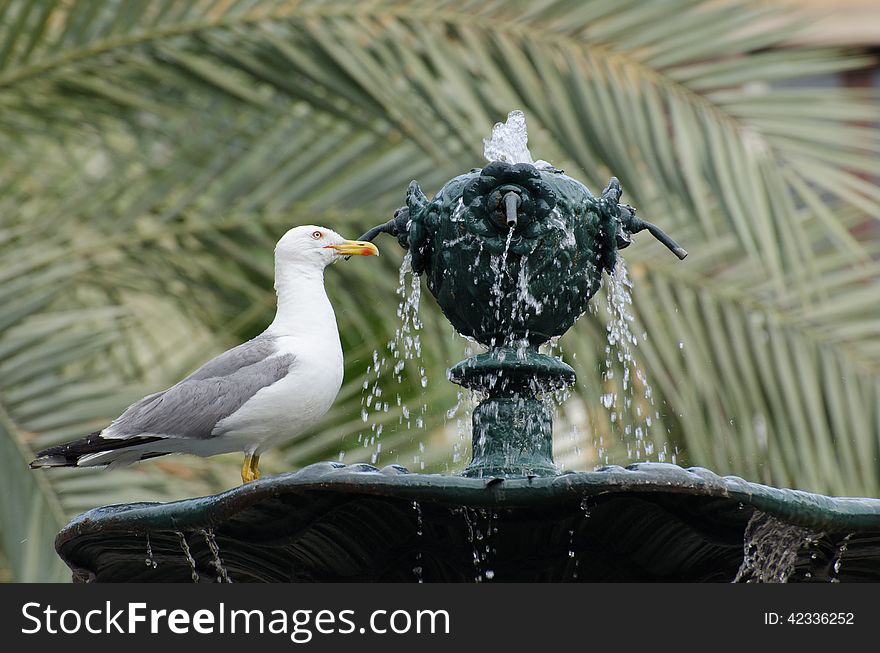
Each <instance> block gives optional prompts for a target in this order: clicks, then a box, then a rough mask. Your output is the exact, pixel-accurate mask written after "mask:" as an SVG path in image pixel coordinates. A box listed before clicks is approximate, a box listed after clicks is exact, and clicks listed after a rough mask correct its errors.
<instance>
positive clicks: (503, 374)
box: [449, 345, 575, 478]
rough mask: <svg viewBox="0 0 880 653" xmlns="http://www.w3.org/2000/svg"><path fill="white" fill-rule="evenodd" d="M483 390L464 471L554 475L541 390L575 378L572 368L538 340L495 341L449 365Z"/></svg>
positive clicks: (548, 413) (457, 376)
mask: <svg viewBox="0 0 880 653" xmlns="http://www.w3.org/2000/svg"><path fill="white" fill-rule="evenodd" d="M449 378H450V380H451V381H453V382H454V383H457V384H459V385H461V386H464V387H466V388H469V389H471V390H474V391H477V392H480V393H483V394H484V395H486V397H485V398H484V399H483V400H482V401H481V402H480V403H479V405H478V406H477V407H476V408H475V409H474V414H473V454H472V458H471V463H470V465H468V467H467V468H466V469H465V470H464V472H463V475H464V476H471V477H487V476H504V477H508V478H511V477H518V476H554V475H556V474H558V473H559V470H558V469H557V467H556V465H555V464H554V462H553V411H552V409H551V407H550V406H549V405H548V404H547V401H546V400H545V399H544V398H543V397H542V395H544V394H546V393H549V392H552V391H554V390H560V389H562V388H565V387H567V386H569V385H571V384H573V383H574V381H575V373H574V370H573V369H572V368H571V367H569V366H568V365H566V364H565V363H563V362H562V361H561V360H559V359H558V358H554V357H552V356H546V355H544V354H541V353H539V352H538V350H537V347H536V346H525V345H524V346H523V347H521V348H519V349H514V348H512V347H498V348H495V349H491V350H490V351H488V352H486V353H485V354H480V355H479V356H474V357H472V358H468V359H467V360H464V361H462V362H460V363H459V364H458V365H456V366H455V367H453V368H452V369H451V370H449Z"/></svg>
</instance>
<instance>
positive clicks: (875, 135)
mask: <svg viewBox="0 0 880 653" xmlns="http://www.w3.org/2000/svg"><path fill="white" fill-rule="evenodd" d="M878 46H880V6H878V4H877V2H876V1H869V0H863V1H859V0H836V1H835V2H830V1H827V2H822V1H818V0H816V1H813V0H791V1H782V0H779V1H770V0H763V1H755V2H746V1H739V0H656V1H654V2H643V1H641V0H638V1H636V0H589V1H586V0H530V1H528V2H525V1H524V2H518V1H509V2H487V1H486V0H480V1H457V0H449V1H446V2H427V1H426V2H393V1H390V0H389V1H385V0H376V1H369V2H365V1H363V0H326V1H308V0H307V1H293V0H211V1H206V0H196V1H184V0H155V1H153V0H143V1H139V0H32V1H31V0H0V579H2V580H7V581H12V580H15V581H27V580H53V579H55V580H63V579H67V578H68V577H69V574H68V572H67V571H66V568H65V567H63V565H62V564H61V563H60V561H58V560H57V558H56V557H55V555H54V552H53V549H52V541H53V538H54V536H55V533H56V532H57V531H58V530H59V528H60V527H61V526H62V525H64V524H65V523H66V522H67V520H68V519H69V517H71V516H72V515H74V514H77V513H79V512H82V511H84V510H86V509H89V508H92V507H95V506H98V505H102V504H107V503H118V502H123V501H132V500H163V501H164V500H170V499H174V498H180V497H186V496H195V495H200V494H206V493H213V492H217V491H221V490H224V489H227V488H230V487H233V486H234V485H236V484H238V483H239V482H240V481H239V466H240V464H241V457H240V456H234V455H230V456H221V457H217V458H212V459H207V460H203V459H199V458H195V457H185V456H182V457H168V458H166V459H160V460H157V461H151V462H147V463H143V464H140V465H137V466H134V467H130V468H126V469H123V470H117V471H113V472H109V473H108V472H102V471H95V470H78V469H74V470H67V469H59V470H52V471H50V472H48V473H34V472H32V471H30V470H29V469H28V467H27V463H28V461H29V460H30V459H31V458H32V454H33V451H34V450H37V449H39V448H42V447H45V446H48V445H52V444H56V443H59V442H62V441H65V440H68V439H71V438H74V437H77V436H81V435H83V434H86V433H88V432H90V431H93V430H95V429H99V428H101V427H103V426H105V425H106V424H107V423H108V421H109V420H110V419H112V418H113V417H115V416H116V415H117V414H118V413H119V412H120V411H121V410H122V409H124V408H125V407H126V406H127V405H128V404H129V403H130V402H132V401H134V400H136V399H138V398H140V397H141V396H143V395H144V394H146V393H149V392H153V391H156V390H159V389H162V388H164V387H167V386H168V385H169V384H171V383H174V382H176V381H177V380H178V379H179V378H180V377H181V376H183V375H184V374H186V373H187V372H188V371H190V370H192V369H194V368H195V367H197V366H198V365H199V364H201V363H202V362H204V361H205V360H207V359H208V358H209V357H211V356H212V355H215V354H217V353H219V352H221V351H222V350H224V349H226V348H228V347H230V346H232V345H235V344H237V343H239V342H241V341H243V340H245V339H247V338H249V337H252V336H253V335H255V334H257V333H259V332H260V331H262V330H263V329H264V328H265V326H266V325H267V324H268V322H269V321H270V320H271V317H272V315H273V310H274V292H273V290H272V271H273V268H272V254H273V247H274V244H275V242H276V240H277V239H278V238H279V237H280V236H281V235H282V234H283V233H284V232H285V231H286V230H287V229H288V228H290V227H292V226H296V225H300V224H318V225H325V226H328V227H331V228H333V229H335V230H337V231H339V232H341V233H343V234H344V235H346V236H348V237H356V236H358V235H359V234H360V233H362V232H363V231H365V230H366V228H367V227H370V226H372V225H374V224H377V223H379V222H384V221H385V220H387V219H388V218H389V217H390V216H391V213H392V212H393V210H394V209H395V208H396V207H398V206H400V205H402V204H403V201H404V191H405V189H406V186H407V184H408V183H409V181H410V180H411V179H414V178H415V179H418V180H419V182H420V184H421V186H422V188H423V189H424V190H425V191H426V192H427V193H428V195H429V196H431V195H433V193H434V192H436V190H438V189H439V187H440V186H441V185H442V184H443V183H444V182H445V181H446V180H448V179H449V178H451V177H453V176H455V175H457V174H460V173H462V172H466V171H467V170H469V169H470V168H472V167H481V166H482V165H483V163H484V159H483V156H482V149H483V142H482V139H483V138H484V137H486V136H488V135H489V133H490V131H491V128H492V125H493V123H495V122H497V121H500V120H504V118H505V117H506V115H507V113H508V112H509V111H510V110H512V109H517V108H518V109H522V110H523V111H524V112H525V114H526V118H527V120H528V125H529V135H530V142H529V145H530V149H531V151H532V154H533V155H534V157H535V158H536V159H538V158H540V159H545V160H547V161H549V162H551V163H552V164H554V165H555V166H557V167H559V168H562V169H564V170H565V171H566V173H568V174H569V175H571V176H573V177H575V178H578V179H580V180H582V181H584V182H585V183H586V184H587V185H588V186H589V187H590V188H591V189H593V191H594V192H598V191H600V190H601V189H602V188H603V187H604V185H605V183H606V182H607V180H608V177H610V176H611V175H612V174H613V175H616V176H617V177H619V178H620V180H621V183H622V185H623V188H624V190H625V196H624V201H627V202H629V203H631V204H633V205H634V206H636V207H637V208H638V210H639V215H640V216H642V217H644V218H646V219H648V220H651V221H654V222H656V223H657V224H658V225H660V226H662V227H663V229H664V230H666V231H667V232H668V233H669V234H671V235H672V236H673V237H674V238H675V239H676V240H678V241H679V242H680V243H682V245H683V246H684V247H686V248H687V249H688V250H689V252H690V256H689V258H688V259H687V260H686V261H685V262H684V263H679V262H678V261H677V260H675V259H674V257H672V256H670V255H669V253H668V252H667V251H666V250H665V249H663V248H662V247H661V246H660V245H659V244H658V243H656V242H654V241H653V240H652V239H651V238H649V237H647V236H643V237H641V238H639V239H638V240H637V241H636V243H635V244H634V245H633V246H631V247H630V248H629V249H627V250H625V252H624V254H625V258H626V261H627V265H628V275H629V278H630V279H631V281H632V287H631V289H627V288H626V286H625V285H621V284H618V291H620V290H624V291H627V292H625V293H623V298H624V300H625V299H626V295H627V293H628V292H631V294H632V298H633V299H632V304H623V306H625V309H626V312H627V313H629V314H630V315H631V317H632V320H627V322H629V324H630V328H631V331H632V334H633V336H634V339H635V340H636V341H637V343H636V344H631V345H630V346H629V347H628V348H624V349H621V348H620V347H619V346H618V347H612V346H609V344H608V337H607V333H606V329H607V324H608V321H609V316H610V314H611V313H612V312H613V311H610V310H609V307H611V306H613V304H611V302H610V300H609V298H608V297H607V291H608V289H609V288H610V287H611V284H606V288H605V289H603V290H601V291H600V292H599V293H598V294H597V296H596V298H595V299H594V302H593V303H594V304H595V310H594V311H592V312H591V313H589V314H587V315H585V316H584V317H583V318H582V319H581V320H580V322H579V323H578V324H577V325H576V326H575V327H574V328H573V329H572V330H571V331H570V332H569V333H568V334H567V335H566V336H565V337H563V338H562V339H561V341H560V342H559V343H557V345H556V347H555V351H556V353H558V354H560V355H562V356H563V358H564V359H565V360H566V361H567V362H569V363H570V364H572V365H573V366H574V367H575V368H576V369H577V372H578V385H577V386H576V387H575V388H574V389H573V390H572V393H571V396H569V397H567V400H566V401H565V402H564V403H563V404H561V405H560V406H559V408H558V410H557V417H556V427H555V437H556V442H555V448H556V456H557V459H558V461H559V462H560V463H561V464H562V465H563V466H564V467H566V468H568V469H578V470H587V469H591V468H593V467H594V466H596V465H600V464H604V463H606V462H610V463H617V464H627V463H629V462H632V461H635V460H665V461H667V462H676V463H678V464H681V465H701V466H706V467H710V468H711V469H713V470H714V471H716V472H718V473H722V474H736V475H740V476H743V477H745V478H746V479H748V480H751V481H757V482H763V483H768V484H773V485H779V486H787V487H795V488H801V489H805V490H811V491H817V492H822V493H828V494H836V495H864V496H880V337H878V336H880V285H878V280H880V278H878V277H880V260H878V256H880V228H878V219H880V188H878V185H877V181H878V178H880V157H878V154H880V129H878V120H880V92H878V87H880V72H878V70H880V69H878V58H877V53H878ZM378 244H379V246H380V249H381V250H382V256H381V257H380V258H379V259H378V260H357V261H349V262H347V263H340V264H338V265H335V266H333V267H332V268H331V269H329V270H328V273H327V286H328V291H329V294H330V295H331V300H332V301H333V304H334V306H335V308H336V314H337V318H338V321H339V326H340V332H341V337H342V340H343V347H344V349H345V352H346V379H345V383H344V386H343V388H342V391H341V392H340V395H339V398H338V400H337V402H336V404H335V406H334V407H333V408H332V409H331V411H330V412H329V413H328V415H327V416H326V419H324V421H323V422H322V423H321V424H320V426H319V428H317V429H316V430H315V431H314V432H312V433H309V434H308V435H306V436H303V437H302V438H300V439H299V440H297V441H295V442H292V443H290V444H289V445H288V446H286V447H285V448H284V449H282V450H279V451H275V452H272V453H270V454H267V455H266V457H265V458H264V462H263V471H264V474H273V473H280V472H283V471H288V470H294V469H297V468H299V467H301V466H303V465H306V464H308V463H311V462H315V461H318V460H342V461H343V462H345V463H351V462H359V461H366V462H375V463H376V464H378V465H381V464H387V463H392V462H394V463H399V464H402V465H404V466H407V467H408V468H410V469H411V470H414V471H428V472H447V471H452V472H454V471H456V470H458V469H460V468H461V467H463V465H464V464H465V463H466V462H467V459H468V456H469V452H468V447H469V441H468V440H469V429H470V426H469V410H470V406H471V403H472V399H471V398H470V397H467V396H463V395H460V394H459V393H458V391H459V388H458V387H457V386H454V385H452V384H451V383H449V382H447V381H446V380H445V371H446V369H447V367H449V366H450V365H451V364H453V363H455V362H457V361H458V360H460V359H462V358H463V357H464V356H465V355H466V350H467V349H468V348H469V347H471V346H472V345H470V343H468V342H466V341H465V340H463V339H461V338H460V337H458V336H456V335H455V334H454V333H453V331H452V328H451V326H450V325H449V324H448V323H447V322H446V321H445V319H444V318H443V317H442V315H441V314H440V312H439V310H438V309H437V307H436V305H435V303H434V302H433V299H432V298H431V297H430V295H429V293H427V292H424V293H423V294H422V301H421V307H420V320H421V323H422V326H421V329H420V330H419V331H418V335H419V339H420V344H421V358H420V359H419V360H416V361H414V362H412V363H410V362H407V366H406V368H405V369H404V371H403V373H402V374H401V375H400V378H399V379H398V378H397V377H396V375H395V374H393V369H392V368H393V367H394V365H395V363H396V361H395V359H394V358H393V356H392V354H391V353H390V351H389V342H392V341H394V340H395V333H396V332H397V331H398V330H399V329H400V328H401V318H400V317H399V315H398V305H399V303H400V302H401V288H400V286H401V282H400V278H399V267H400V263H401V254H402V252H401V251H399V248H398V247H397V245H396V243H394V242H393V240H392V239H390V238H387V239H385V240H380V241H379V243H378ZM407 288H408V284H407V282H406V280H404V282H403V291H402V294H404V295H406V294H407V293H411V292H412V290H411V289H407ZM619 298H620V295H619V296H618V299H619ZM411 335H414V334H411ZM422 369H423V370H424V371H422ZM423 376H424V378H425V381H426V385H424V383H423V381H422V377H423ZM374 388H378V389H379V390H381V395H380V396H377V395H378V394H379V393H377V392H376V390H374ZM368 403H369V405H368ZM364 418H365V419H364Z"/></svg>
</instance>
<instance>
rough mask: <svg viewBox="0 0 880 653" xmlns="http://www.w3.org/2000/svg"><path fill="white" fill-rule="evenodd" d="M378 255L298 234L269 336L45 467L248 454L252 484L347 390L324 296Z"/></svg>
mask: <svg viewBox="0 0 880 653" xmlns="http://www.w3.org/2000/svg"><path fill="white" fill-rule="evenodd" d="M352 255H360V256H378V255H379V250H378V249H377V248H376V246H375V245H374V244H373V243H371V242H366V241H355V240H346V239H344V238H343V237H342V236H340V235H339V234H338V233H336V232H335V231H333V230H331V229H326V228H324V227H315V226H311V225H309V226H302V227H295V228H294V229H291V230H290V231H288V232H287V233H286V234H284V236H283V237H282V238H281V240H279V241H278V244H277V246H276V247H275V291H276V293H277V295H278V302H277V309H276V312H275V319H274V320H273V321H272V324H270V325H269V327H268V328H267V329H266V330H265V331H263V333H261V334H260V335H258V336H257V337H255V338H254V339H252V340H249V341H247V342H245V343H243V344H241V345H238V346H237V347H234V348H232V349H230V350H228V351H226V352H224V353H222V354H220V355H219V356H217V357H216V358H214V359H212V360H210V361H208V362H207V363H205V364H204V365H202V366H201V367H200V368H199V369H197V370H196V371H195V372H193V373H192V374H190V375H189V376H188V377H186V378H185V379H183V380H182V381H180V382H179V383H177V384H175V385H173V386H171V387H170V388H168V389H167V390H163V391H161V392H157V393H155V394H151V395H148V396H146V397H144V398H143V399H141V400H140V401H137V402H135V403H134V404H132V405H131V406H129V407H128V408H127V409H126V410H125V412H124V413H122V415H120V416H119V417H117V418H116V419H115V420H114V421H113V422H112V423H111V424H110V425H109V426H107V427H106V428H104V429H103V430H101V431H95V432H94V433H92V434H90V435H88V436H86V437H84V438H81V439H79V440H74V441H73V442H68V443H66V444H60V445H57V446H54V447H50V448H48V449H46V450H45V451H41V452H39V453H38V454H37V458H36V459H35V460H34V461H32V462H31V467H32V468H38V467H97V466H103V467H108V468H113V467H116V466H121V465H128V464H130V463H133V462H136V461H139V460H145V459H147V458H155V457H157V456H164V455H165V454H170V453H190V454H196V455H199V456H213V455H216V454H220V453H230V452H234V451H242V452H244V464H243V465H242V467H241V480H242V483H247V482H249V481H253V480H255V479H258V478H259V477H260V470H259V462H260V454H261V453H262V452H263V451H265V450H266V449H268V448H269V447H272V446H274V445H277V444H280V443H281V442H284V441H287V440H290V439H291V438H294V437H296V436H297V435H299V434H300V433H302V432H304V431H305V430H306V429H308V428H309V427H311V426H313V425H314V424H315V423H316V422H317V421H318V420H319V419H320V418H321V417H322V416H323V415H324V413H326V412H327V410H328V409H329V408H330V406H331V405H332V403H333V401H334V400H335V399H336V395H337V393H338V392H339V388H340V387H341V385H342V373H343V365H342V345H341V343H340V341H339V331H338V329H337V327H336V315H335V314H334V313H333V307H332V306H331V305H330V300H329V299H328V298H327V293H326V292H325V290H324V269H325V268H326V267H327V266H328V265H330V264H331V263H333V262H335V261H336V260H338V259H339V258H340V257H348V256H352Z"/></svg>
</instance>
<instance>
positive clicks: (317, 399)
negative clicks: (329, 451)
mask: <svg viewBox="0 0 880 653" xmlns="http://www.w3.org/2000/svg"><path fill="white" fill-rule="evenodd" d="M335 327H336V324H335V322H334V324H333V328H332V329H330V330H329V332H324V333H316V334H314V335H312V336H310V337H308V338H303V337H295V336H281V337H279V338H277V339H276V345H277V347H278V350H277V352H276V354H275V355H277V356H280V355H283V354H288V353H290V354H293V355H294V357H295V358H294V362H293V364H292V365H291V367H290V371H289V372H288V374H287V376H285V377H284V378H282V379H280V380H279V381H276V382H275V383H273V384H272V385H270V386H268V387H265V388H262V389H261V390H260V391H258V392H257V393H256V394H255V395H254V396H253V397H251V399H249V400H248V401H247V402H246V403H245V404H244V405H243V406H242V407H241V408H240V409H239V410H237V411H235V412H234V413H233V414H232V415H230V416H229V417H227V418H225V419H223V420H221V421H220V422H218V423H217V426H216V427H215V428H214V434H215V435H216V436H218V437H215V438H212V440H215V441H217V444H218V445H219V444H220V441H222V442H223V446H224V449H226V450H243V451H246V452H256V453H260V452H261V451H263V450H264V449H267V448H269V447H271V446H274V445H276V444H279V443H281V442H285V441H287V440H291V439H293V438H295V437H296V436H297V435H299V434H300V433H302V432H304V431H306V430H307V429H309V428H310V427H312V426H313V425H314V424H315V423H317V422H318V420H320V419H321V417H323V415H324V414H325V413H326V412H327V410H328V409H329V408H330V406H331V405H332V404H333V400H334V399H336V395H337V393H338V392H339V388H340V387H341V386H342V376H343V363H342V347H341V345H340V343H339V334H338V332H337V331H336V328H335Z"/></svg>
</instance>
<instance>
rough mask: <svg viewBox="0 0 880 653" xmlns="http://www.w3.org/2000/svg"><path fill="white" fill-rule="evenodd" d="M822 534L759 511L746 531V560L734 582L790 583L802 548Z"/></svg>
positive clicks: (744, 557) (750, 520) (744, 550)
mask: <svg viewBox="0 0 880 653" xmlns="http://www.w3.org/2000/svg"><path fill="white" fill-rule="evenodd" d="M821 536H822V534H821V533H814V532H812V531H810V530H809V529H808V528H804V527H803V526H794V525H792V524H786V523H785V522H783V521H781V520H779V519H776V518H775V517H771V516H770V515H767V514H765V513H762V512H759V511H755V513H754V514H753V515H752V517H751V519H749V523H748V525H747V526H746V530H745V534H744V535H743V561H742V564H741V565H740V567H739V570H738V571H737V572H736V578H734V580H733V582H734V583H787V582H788V579H789V577H790V576H791V574H792V572H793V571H794V565H795V562H797V554H798V551H799V550H800V548H801V547H802V546H803V545H804V544H805V543H807V542H808V541H813V540H816V539H818V538H819V537H821Z"/></svg>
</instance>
